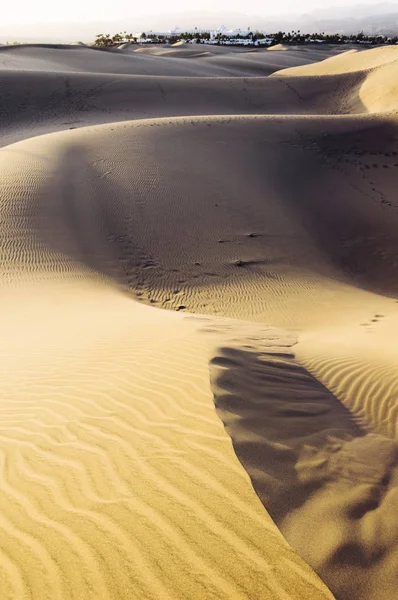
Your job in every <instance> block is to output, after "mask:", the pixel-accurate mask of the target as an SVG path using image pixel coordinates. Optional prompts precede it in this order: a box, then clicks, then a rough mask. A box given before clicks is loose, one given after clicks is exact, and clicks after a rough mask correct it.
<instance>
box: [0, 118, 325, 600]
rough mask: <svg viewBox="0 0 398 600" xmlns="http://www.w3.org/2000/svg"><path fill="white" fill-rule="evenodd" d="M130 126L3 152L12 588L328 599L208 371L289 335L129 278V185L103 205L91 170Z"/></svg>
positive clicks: (6, 551) (5, 474) (2, 433)
mask: <svg viewBox="0 0 398 600" xmlns="http://www.w3.org/2000/svg"><path fill="white" fill-rule="evenodd" d="M151 124H153V122H151V123H150V124H148V126H147V128H146V129H145V130H144V132H145V131H147V130H151ZM122 128H123V125H120V126H119V129H117V130H116V131H115V132H114V131H112V129H115V126H114V127H112V128H111V127H110V128H105V129H104V128H101V127H100V128H94V129H93V130H92V136H93V137H92V138H91V139H90V134H89V135H88V136H87V134H88V133H89V130H88V131H85V130H79V131H76V132H64V133H60V134H51V135H48V136H42V137H38V138H33V139H30V140H27V141H25V142H20V143H18V144H14V145H12V146H8V147H6V148H3V149H2V150H1V151H0V162H1V164H2V173H3V177H2V180H1V186H2V194H1V199H2V202H1V205H0V210H1V215H2V235H3V240H4V241H5V243H4V245H3V246H2V261H1V266H2V295H1V300H0V308H1V311H0V314H1V329H2V333H3V336H4V339H6V340H7V344H6V345H2V349H1V360H0V377H1V381H2V395H1V402H0V411H1V414H2V419H1V426H0V439H1V456H2V464H3V469H2V485H1V486H0V506H1V511H0V513H1V516H0V522H1V526H2V531H3V533H2V541H1V556H2V564H3V568H2V570H1V585H2V588H1V589H2V597H4V598H6V599H7V600H14V599H15V600H16V599H18V600H20V599H23V600H24V599H25V598H26V599H27V598H34V599H35V600H36V599H39V598H40V600H42V599H45V600H47V599H48V600H50V599H53V598H54V597H56V598H59V599H63V598H65V599H66V598H73V597H75V596H79V597H80V598H84V599H85V598H94V597H95V598H100V599H104V600H105V599H106V600H108V599H109V600H114V599H115V598H126V600H127V599H129V600H130V599H131V598H139V599H141V598H159V600H160V599H162V600H163V599H165V598H166V599H169V600H174V599H175V598H214V597H216V598H225V599H230V598H237V599H241V600H247V598H258V599H260V598H264V596H266V597H267V598H270V599H274V598H275V600H279V599H281V600H282V599H285V598H291V599H292V600H296V599H297V600H299V599H302V598H314V599H315V598H316V599H317V600H318V599H319V600H321V599H327V598H330V599H331V598H332V595H331V594H330V592H329V591H328V590H327V588H326V587H325V585H324V584H323V583H322V582H321V581H320V579H319V578H318V577H317V576H316V575H315V573H314V572H313V571H312V570H311V568H310V567H309V566H308V565H307V564H306V563H305V562H304V561H303V560H302V559H301V558H299V557H298V555H297V554H296V553H294V551H293V550H292V549H291V547H290V546H289V545H288V543H287V542H286V541H285V540H284V538H283V537H282V535H281V534H280V532H279V531H278V529H277V528H276V526H275V525H274V523H273V522H272V521H271V519H270V518H269V517H268V515H267V513H266V512H265V511H264V508H263V506H262V504H261V503H260V501H259V499H258V498H257V496H256V494H255V493H254V491H253V488H252V486H251V484H250V480H249V478H248V476H247V474H246V472H245V470H244V469H243V468H242V466H241V465H240V464H239V462H238V460H237V458H236V455H235V453H234V451H233V448H232V445H231V440H230V438H229V436H228V435H227V434H226V432H225V431H224V428H223V425H222V423H221V421H220V420H219V418H218V417H217V415H216V413H215V410H214V403H213V396H212V392H211V389H210V384H209V374H208V369H209V361H210V360H211V358H212V357H213V356H214V354H215V353H216V347H217V346H218V345H220V344H227V345H228V344H230V343H233V344H235V345H236V344H237V343H238V344H241V345H247V344H254V345H255V347H257V348H259V349H261V348H262V347H264V346H265V347H268V349H269V348H270V347H273V346H275V345H276V346H278V344H279V339H281V340H282V341H281V343H282V346H283V344H285V342H284V337H286V335H285V334H283V333H281V332H280V331H275V330H273V329H270V328H268V327H264V328H262V327H260V328H259V325H258V324H256V325H255V326H254V327H253V325H251V324H250V323H243V322H237V321H235V320H234V321H229V320H223V319H216V318H213V317H206V318H205V319H199V318H196V317H194V318H186V317H184V316H183V315H182V314H179V313H175V312H166V311H160V310H156V309H153V308H149V307H147V306H141V305H139V304H138V303H137V302H133V301H132V299H131V297H129V296H128V295H126V294H125V293H122V291H121V290H120V289H119V287H118V285H116V284H117V281H118V280H117V277H118V271H117V268H116V269H115V267H117V266H118V255H117V254H116V255H113V254H112V252H111V253H110V254H109V252H108V248H109V241H108V240H107V237H106V236H108V235H112V236H113V237H114V238H116V239H118V240H120V242H121V243H123V240H124V239H125V238H124V237H123V236H124V231H123V227H122V223H123V221H120V220H119V212H118V211H119V210H120V208H121V207H123V202H124V199H126V196H125V194H124V193H122V194H121V195H120V197H119V200H118V201H116V202H115V203H114V205H112V204H110V203H109V199H108V205H109V209H108V210H109V211H110V212H109V213H107V220H106V219H104V220H103V221H101V219H100V218H99V217H100V216H101V215H102V217H103V216H104V215H103V214H102V213H98V212H96V211H97V210H98V200H99V199H98V198H97V199H96V196H95V195H94V196H93V195H92V191H93V189H95V188H92V187H90V185H91V186H92V184H93V182H94V184H95V182H96V181H97V180H96V178H91V179H90V177H88V178H87V173H89V172H90V171H87V169H88V165H89V164H91V163H90V162H89V161H90V160H91V159H93V164H92V166H93V168H94V166H96V167H99V168H100V171H101V170H102V167H105V171H103V172H102V175H100V177H102V176H104V177H106V172H107V170H109V169H108V168H109V167H110V164H108V163H107V160H105V162H103V161H102V159H100V162H99V163H97V162H96V159H95V157H94V156H93V155H92V154H91V153H92V151H93V149H94V148H95V147H97V149H98V148H99V146H97V144H98V142H100V145H101V144H102V143H105V141H106V140H105V137H104V133H105V135H106V132H107V131H108V130H109V134H110V135H111V137H112V138H114V139H116V138H117V136H119V135H120V133H122ZM134 131H136V128H135V127H134ZM139 131H140V130H139V129H138V130H137V131H136V132H137V133H138V132H139ZM133 133H134V132H133ZM75 134H76V135H75ZM114 136H116V137H114ZM73 138H75V139H74V140H73ZM77 138H78V139H79V140H80V144H82V145H81V146H80V150H79V143H77ZM130 138H131V135H129V136H127V137H126V138H125V139H126V140H128V139H130ZM144 138H145V136H144V137H143V139H142V141H143V140H144ZM92 142H94V146H91V149H90V144H91V143H92ZM87 143H88V146H87ZM124 156H125V158H126V159H127V163H126V164H129V165H130V168H129V169H128V171H127V172H126V175H125V176H127V178H128V177H129V175H128V173H129V172H131V160H129V155H128V154H125V155H124ZM143 156H145V155H143ZM83 157H85V160H82V158H83ZM112 160H113V161H115V160H116V162H112V164H114V165H115V167H116V172H118V169H119V168H120V165H119V167H118V166H117V164H118V159H117V157H116V156H114V158H113V159H112ZM98 174H100V172H98ZM108 176H109V175H108ZM125 176H123V175H122V172H120V183H122V182H123V178H124V177H125ZM118 177H119V176H118ZM144 178H145V177H144ZM126 181H127V180H126ZM98 183H100V181H99V180H98ZM144 185H145V184H144ZM105 188H106V186H105V187H104V189H105ZM65 198H67V199H68V202H67V203H66V204H63V202H64V201H65ZM115 200H116V199H115ZM119 201H121V204H120V202H119ZM104 208H105V207H104ZM112 215H113V220H112ZM121 215H123V213H121ZM89 224H91V226H90V225H89ZM104 225H107V226H108V227H111V229H109V228H108V229H106V228H105V229H104V228H103V227H104ZM51 232H52V237H51V238H50V237H49V234H50V233H51ZM111 247H112V246H111ZM92 258H95V259H98V260H100V261H101V264H99V263H98V262H95V261H94V262H92ZM100 267H101V271H102V273H99V270H100ZM259 338H260V339H259ZM237 339H238V341H237ZM267 340H269V341H268V342H267ZM289 340H290V341H289V343H290V344H291V343H292V342H293V341H294V338H292V337H291V336H289ZM21 557H23V560H21Z"/></svg>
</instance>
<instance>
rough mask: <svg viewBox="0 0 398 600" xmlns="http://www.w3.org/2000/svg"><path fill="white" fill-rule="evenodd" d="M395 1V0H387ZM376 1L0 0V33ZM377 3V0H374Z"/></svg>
mask: <svg viewBox="0 0 398 600" xmlns="http://www.w3.org/2000/svg"><path fill="white" fill-rule="evenodd" d="M390 2H391V4H398V0H390ZM331 4H332V5H333V4H334V5H336V6H338V5H344V6H350V5H356V4H373V5H374V4H375V1H374V0H336V1H335V2H330V3H329V2H328V3H327V4H326V3H325V0H300V2H298V1H297V0H246V1H245V2H242V0H218V1H217V0H201V1H200V3H190V2H187V0H151V1H150V2H146V1H145V0H143V1H142V2H137V1H136V2H135V1H134V0H112V1H101V0H66V1H60V0H8V1H6V2H4V3H2V7H1V15H0V34H1V29H2V27H3V26H10V25H14V26H18V25H26V24H39V23H62V22H65V21H66V22H71V21H78V22H80V23H82V22H86V23H88V22H90V21H96V22H99V21H115V20H117V18H118V17H122V16H123V17H132V18H135V19H137V18H139V17H143V16H147V15H148V16H150V15H154V16H155V15H156V14H162V15H164V14H170V15H172V14H183V13H185V14H187V13H189V12H190V11H191V10H193V11H195V12H198V11H201V10H203V11H205V12H212V11H216V12H224V11H225V15H226V19H225V20H226V21H227V20H228V19H227V16H228V13H231V12H239V13H243V12H244V13H245V14H247V15H255V16H261V17H266V16H271V15H282V14H285V15H286V14H287V13H293V14H303V13H305V12H308V11H312V10H315V9H324V8H329V7H330V5H331ZM376 4H377V3H376Z"/></svg>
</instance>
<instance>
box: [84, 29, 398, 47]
mask: <svg viewBox="0 0 398 600" xmlns="http://www.w3.org/2000/svg"><path fill="white" fill-rule="evenodd" d="M210 37H211V36H210V31H205V32H194V33H192V32H184V33H179V34H178V36H177V35H175V34H170V35H167V34H163V35H162V34H155V33H148V34H146V33H144V32H143V33H141V35H140V37H139V38H138V37H137V36H135V35H133V34H132V33H126V32H121V33H116V34H115V35H113V36H111V35H110V34H109V33H106V34H103V33H99V34H97V36H96V39H95V41H94V46H98V47H102V48H109V47H112V46H117V45H118V44H121V43H124V42H130V43H132V44H137V43H138V42H139V40H140V39H141V40H147V41H150V42H152V43H158V44H162V43H163V44H164V43H170V44H173V43H175V42H177V41H178V40H185V41H196V42H197V43H204V42H207V41H209V40H210ZM265 38H268V39H269V40H272V42H271V45H276V44H308V43H311V42H314V41H317V42H322V43H325V44H348V43H350V44H370V45H382V44H398V36H394V37H387V36H384V35H366V34H365V33H364V32H363V31H361V32H360V33H356V34H353V35H342V34H340V33H333V34H329V33H328V34H325V32H321V33H301V31H300V30H298V31H289V32H284V31H278V32H277V33H272V34H268V35H265V34H264V33H263V32H260V31H254V32H252V31H250V32H248V33H245V34H242V33H240V34H239V33H237V34H236V35H234V39H243V40H249V41H252V42H253V43H254V42H256V41H257V40H259V41H261V40H264V39H265ZM229 39H230V36H227V35H225V34H222V33H218V34H217V35H216V36H215V40H216V41H217V42H220V43H221V42H223V41H227V40H229Z"/></svg>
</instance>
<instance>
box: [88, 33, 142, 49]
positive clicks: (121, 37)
mask: <svg viewBox="0 0 398 600" xmlns="http://www.w3.org/2000/svg"><path fill="white" fill-rule="evenodd" d="M123 42H131V43H137V38H136V37H135V36H134V35H133V34H132V33H126V32H124V33H115V35H114V36H112V37H111V36H110V34H109V33H106V34H103V33H98V34H97V35H96V38H95V42H94V46H99V47H102V48H109V47H112V46H117V45H118V44H122V43H123Z"/></svg>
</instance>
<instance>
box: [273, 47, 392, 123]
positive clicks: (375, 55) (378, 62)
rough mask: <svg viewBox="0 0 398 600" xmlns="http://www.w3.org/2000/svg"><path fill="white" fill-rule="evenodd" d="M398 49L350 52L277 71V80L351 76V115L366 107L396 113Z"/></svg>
mask: <svg viewBox="0 0 398 600" xmlns="http://www.w3.org/2000/svg"><path fill="white" fill-rule="evenodd" d="M397 70H398V47H397V46H389V47H382V48H374V49H372V50H363V51H361V52H357V51H353V50H350V51H348V52H345V53H343V54H338V55H336V56H332V57H329V58H327V59H326V60H324V61H321V62H317V63H314V64H311V65H304V66H299V67H293V68H288V69H283V70H281V71H277V72H276V73H274V74H273V76H274V77H306V78H307V77H308V78H311V77H327V76H334V77H336V78H337V77H338V76H341V75H343V74H346V75H347V74H352V77H353V79H352V89H351V90H347V93H346V99H345V101H346V103H348V106H350V107H351V109H350V110H349V112H356V111H357V110H358V108H356V107H358V106H363V109H364V112H369V113H380V112H395V113H396V112H397V110H398V104H397V98H398V88H397V84H396V81H397V72H398V71H397Z"/></svg>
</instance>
